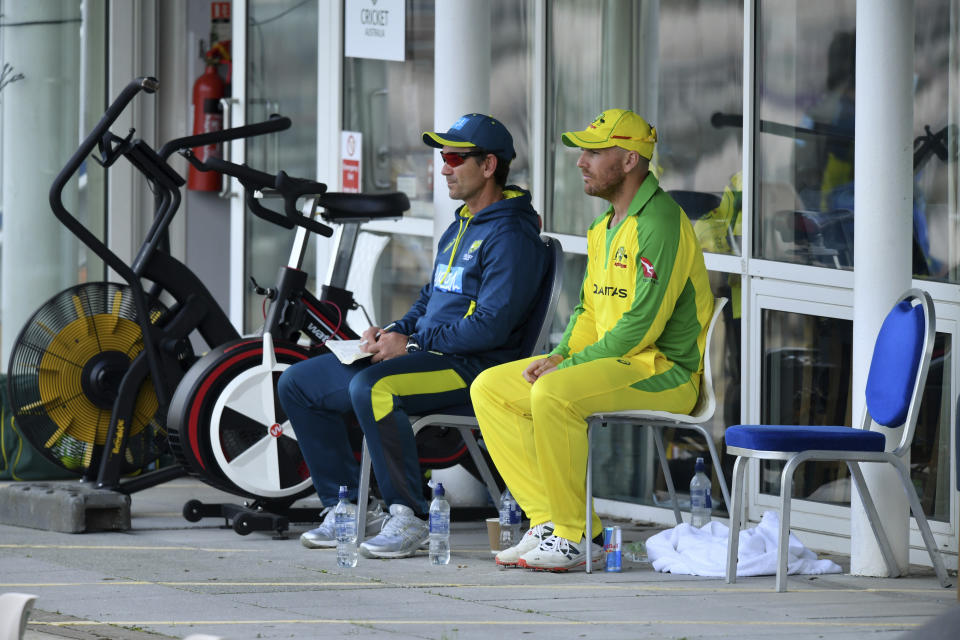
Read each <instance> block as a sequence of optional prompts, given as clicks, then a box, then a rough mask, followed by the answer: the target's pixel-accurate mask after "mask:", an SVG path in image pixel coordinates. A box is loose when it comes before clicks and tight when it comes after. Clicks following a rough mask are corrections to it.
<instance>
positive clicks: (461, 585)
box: [0, 579, 943, 595]
mask: <svg viewBox="0 0 960 640" xmlns="http://www.w3.org/2000/svg"><path fill="white" fill-rule="evenodd" d="M150 585H161V586H165V587H202V586H210V587H381V588H387V589H531V588H535V589H538V590H550V589H553V590H561V591H562V590H570V589H578V590H585V591H654V592H690V593H695V592H704V591H709V592H714V593H769V592H770V589H769V588H766V587H764V588H754V587H750V588H741V587H723V586H710V585H703V586H654V585H645V584H629V583H623V584H593V585H584V584H574V585H571V584H566V585H562V584H541V583H525V584H471V583H465V582H383V581H381V580H373V579H371V580H370V581H340V582H333V581H330V582H320V581H305V582H249V581H235V580H229V581H228V580H178V581H168V580H101V581H98V582H0V588H29V587H91V586H150ZM942 592H943V589H894V588H867V589H853V588H849V589H826V588H823V587H820V588H809V589H790V593H820V594H823V593H896V594H897V595H906V594H910V593H917V594H919V593H942Z"/></svg>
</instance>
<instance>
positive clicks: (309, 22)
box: [229, 0, 318, 333]
mask: <svg viewBox="0 0 960 640" xmlns="http://www.w3.org/2000/svg"><path fill="white" fill-rule="evenodd" d="M317 32H318V3H317V2H316V0H247V1H246V2H234V6H233V74H234V76H233V97H232V99H231V101H232V104H231V106H230V109H229V116H230V121H229V124H230V125H231V126H238V125H240V124H250V123H254V122H260V121H262V120H266V119H267V118H268V117H269V116H270V115H272V114H274V113H278V114H280V115H284V116H287V117H289V118H290V119H291V120H292V121H293V126H292V127H291V128H290V129H288V130H286V131H282V132H280V133H275V134H269V135H266V136H261V137H255V138H250V139H248V140H238V141H235V142H233V143H232V144H231V145H230V146H231V148H230V158H229V159H230V160H232V161H233V162H245V163H247V164H248V165H249V166H250V167H252V168H254V169H259V170H262V171H267V172H271V173H274V172H276V171H278V170H281V169H282V170H283V171H286V172H287V173H288V174H289V175H291V176H297V177H306V178H315V177H316V166H317V152H316V148H317V41H318V38H317ZM230 190H231V195H230V197H231V229H232V230H233V231H232V237H231V273H234V274H236V273H242V274H243V277H242V278H237V277H234V278H231V283H232V284H231V287H233V289H232V290H231V295H230V299H231V318H232V319H233V321H234V323H236V324H238V325H239V326H241V330H242V332H243V333H251V332H255V331H257V330H258V329H259V327H260V326H261V325H262V324H263V309H264V307H263V299H262V297H261V296H259V295H257V294H255V293H254V292H253V291H252V290H251V288H250V286H249V284H250V278H251V277H252V278H254V279H255V280H256V281H257V282H259V283H262V284H264V285H265V286H269V285H270V284H271V283H272V282H273V281H274V280H275V278H276V275H277V271H278V269H279V268H280V267H281V266H282V265H284V264H286V261H287V258H288V256H289V251H290V246H291V243H292V233H291V232H290V231H289V230H287V229H283V228H281V227H278V226H276V225H272V224H269V223H267V222H264V221H263V220H260V219H259V218H257V217H255V216H253V215H252V214H250V213H249V212H248V211H247V210H246V207H245V205H244V203H243V193H242V187H241V186H240V185H239V183H237V181H235V180H232V181H231V188H230ZM266 205H267V206H270V207H272V208H275V209H276V208H278V207H280V206H281V205H280V204H279V201H278V202H277V203H270V202H267V203H266ZM314 251H315V249H314V243H310V249H309V250H308V255H307V256H306V258H305V260H304V264H313V262H314V260H315V258H314V253H313V252H314ZM314 275H315V274H313V273H311V276H314ZM308 286H309V288H310V289H311V290H313V289H315V280H312V281H310V282H309V283H308Z"/></svg>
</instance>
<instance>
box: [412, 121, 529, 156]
mask: <svg viewBox="0 0 960 640" xmlns="http://www.w3.org/2000/svg"><path fill="white" fill-rule="evenodd" d="M423 141H424V142H425V143H426V144H428V145H430V146H431V147H436V148H437V149H440V148H442V147H444V146H447V147H462V148H469V147H476V148H478V149H483V150H484V151H489V152H490V153H492V154H493V155H495V156H497V157H498V158H506V159H507V160H512V159H514V158H516V157H517V152H516V151H514V149H513V136H511V135H510V132H509V131H507V128H506V127H505V126H503V123H501V122H500V121H499V120H497V119H496V118H491V117H490V116H485V115H483V114H482V113H470V114H467V115H465V116H463V117H461V118H460V119H459V120H457V121H456V122H454V123H453V126H452V127H450V130H449V131H447V132H446V133H435V132H433V131H427V132H425V133H424V134H423Z"/></svg>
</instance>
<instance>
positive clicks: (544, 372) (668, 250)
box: [471, 109, 713, 571]
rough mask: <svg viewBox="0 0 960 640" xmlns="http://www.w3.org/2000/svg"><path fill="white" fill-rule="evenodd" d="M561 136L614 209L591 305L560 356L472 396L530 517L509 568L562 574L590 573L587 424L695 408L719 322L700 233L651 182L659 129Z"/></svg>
mask: <svg viewBox="0 0 960 640" xmlns="http://www.w3.org/2000/svg"><path fill="white" fill-rule="evenodd" d="M562 140H563V143H564V144H565V145H567V146H568V147H579V148H580V149H581V153H580V157H579V160H578V161H577V167H579V168H580V170H581V172H582V173H583V185H584V186H583V188H584V191H586V193H587V194H588V195H591V196H596V197H599V198H603V199H604V200H607V201H608V202H609V203H610V208H609V209H607V211H606V212H605V213H604V214H603V215H601V216H600V217H598V218H597V219H596V220H594V221H593V223H592V224H591V225H590V228H589V230H588V231H587V270H586V274H585V276H584V279H583V284H582V286H581V289H580V303H579V304H578V305H577V306H576V307H575V308H574V310H573V314H572V315H571V317H570V322H569V324H568V325H567V328H566V331H565V332H564V334H563V339H562V340H561V341H560V344H559V345H558V346H557V348H556V349H554V350H553V351H552V352H551V353H550V354H549V355H548V356H546V357H543V356H538V357H534V358H527V359H524V360H517V361H515V362H509V363H506V364H503V365H499V366H496V367H493V368H491V369H487V370H486V371H484V372H483V373H481V374H480V376H479V377H477V378H476V380H475V381H474V383H473V385H472V387H471V398H472V400H473V404H474V409H475V410H476V414H477V418H478V419H479V421H480V429H481V431H482V433H483V438H484V441H485V442H486V445H487V448H488V450H489V452H490V455H491V457H492V458H493V461H494V463H495V464H496V466H497V469H498V470H499V471H500V474H501V475H502V477H503V479H504V481H505V482H506V483H507V486H508V487H509V488H510V491H511V492H512V493H513V495H514V497H515V498H516V499H517V502H518V503H519V504H520V506H521V507H522V508H523V510H524V511H525V512H526V514H527V516H528V517H529V518H530V525H531V526H530V530H529V531H527V533H526V534H525V535H524V536H523V537H522V538H521V540H520V542H519V544H517V545H516V546H514V547H511V548H510V549H506V550H503V551H501V552H500V553H499V554H498V555H497V558H496V562H497V564H500V565H506V566H520V567H529V568H532V569H540V570H550V571H567V570H570V569H575V568H580V567H583V566H585V564H586V555H587V554H586V547H585V546H584V545H585V544H590V541H588V540H584V531H585V528H586V522H585V521H584V506H585V500H586V487H585V480H586V466H587V434H586V417H587V416H588V415H590V414H591V413H594V412H597V411H617V410H624V409H638V408H643V409H655V410H663V411H672V412H676V413H684V412H689V411H691V410H692V409H693V406H694V404H695V403H696V400H697V394H698V392H699V387H700V378H701V374H702V371H703V350H704V348H705V347H706V339H707V326H708V324H709V322H710V318H711V315H712V313H713V294H712V293H711V291H710V285H709V282H708V280H707V271H706V267H705V266H704V263H703V253H702V252H701V249H700V245H699V244H698V242H697V238H696V235H695V234H694V231H693V227H692V226H691V224H690V221H689V220H688V219H687V216H686V214H684V212H683V210H682V209H681V208H680V206H679V205H677V203H676V202H674V200H673V199H672V198H671V197H670V196H669V195H668V194H667V193H666V192H664V191H663V190H662V189H661V188H660V186H659V183H658V182H657V179H656V178H655V177H654V176H653V174H651V173H650V172H649V165H650V158H651V157H652V156H653V147H654V144H655V143H656V141H657V132H656V129H654V128H653V127H651V126H650V125H649V124H647V122H646V121H645V120H644V119H643V118H641V117H640V116H639V115H637V114H635V113H633V112H632V111H627V110H623V109H608V110H606V111H604V112H603V113H601V114H600V116H599V117H597V119H596V120H594V121H593V122H592V123H591V124H590V126H588V127H587V128H586V129H585V130H584V131H570V132H567V133H564V134H563V135H562ZM594 518H596V516H594ZM593 530H594V531H601V530H602V528H601V524H600V521H599V519H596V520H595V522H594V523H593ZM598 551H599V550H598ZM593 557H594V559H596V560H600V559H601V558H602V554H601V553H599V552H595V553H594V554H593Z"/></svg>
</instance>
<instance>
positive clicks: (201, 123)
mask: <svg viewBox="0 0 960 640" xmlns="http://www.w3.org/2000/svg"><path fill="white" fill-rule="evenodd" d="M223 94H224V84H223V80H222V79H221V78H220V74H219V73H217V66H216V64H213V63H212V62H211V63H208V64H207V68H206V70H205V71H204V72H203V74H202V75H201V76H200V77H199V78H197V81H196V82H194V83H193V133H194V135H196V134H200V133H210V132H211V131H220V130H221V129H223V110H222V108H221V106H220V98H222V97H223ZM193 153H194V155H195V156H196V157H197V158H198V159H199V160H200V161H201V162H202V161H205V160H206V159H207V158H209V157H211V156H212V157H215V158H219V157H221V154H220V147H219V145H217V144H208V145H204V146H202V147H194V149H193ZM220 181H221V179H220V174H219V173H217V172H215V171H199V170H197V169H195V168H194V167H193V165H190V169H189V174H188V175H187V189H191V190H193V191H219V190H220Z"/></svg>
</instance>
